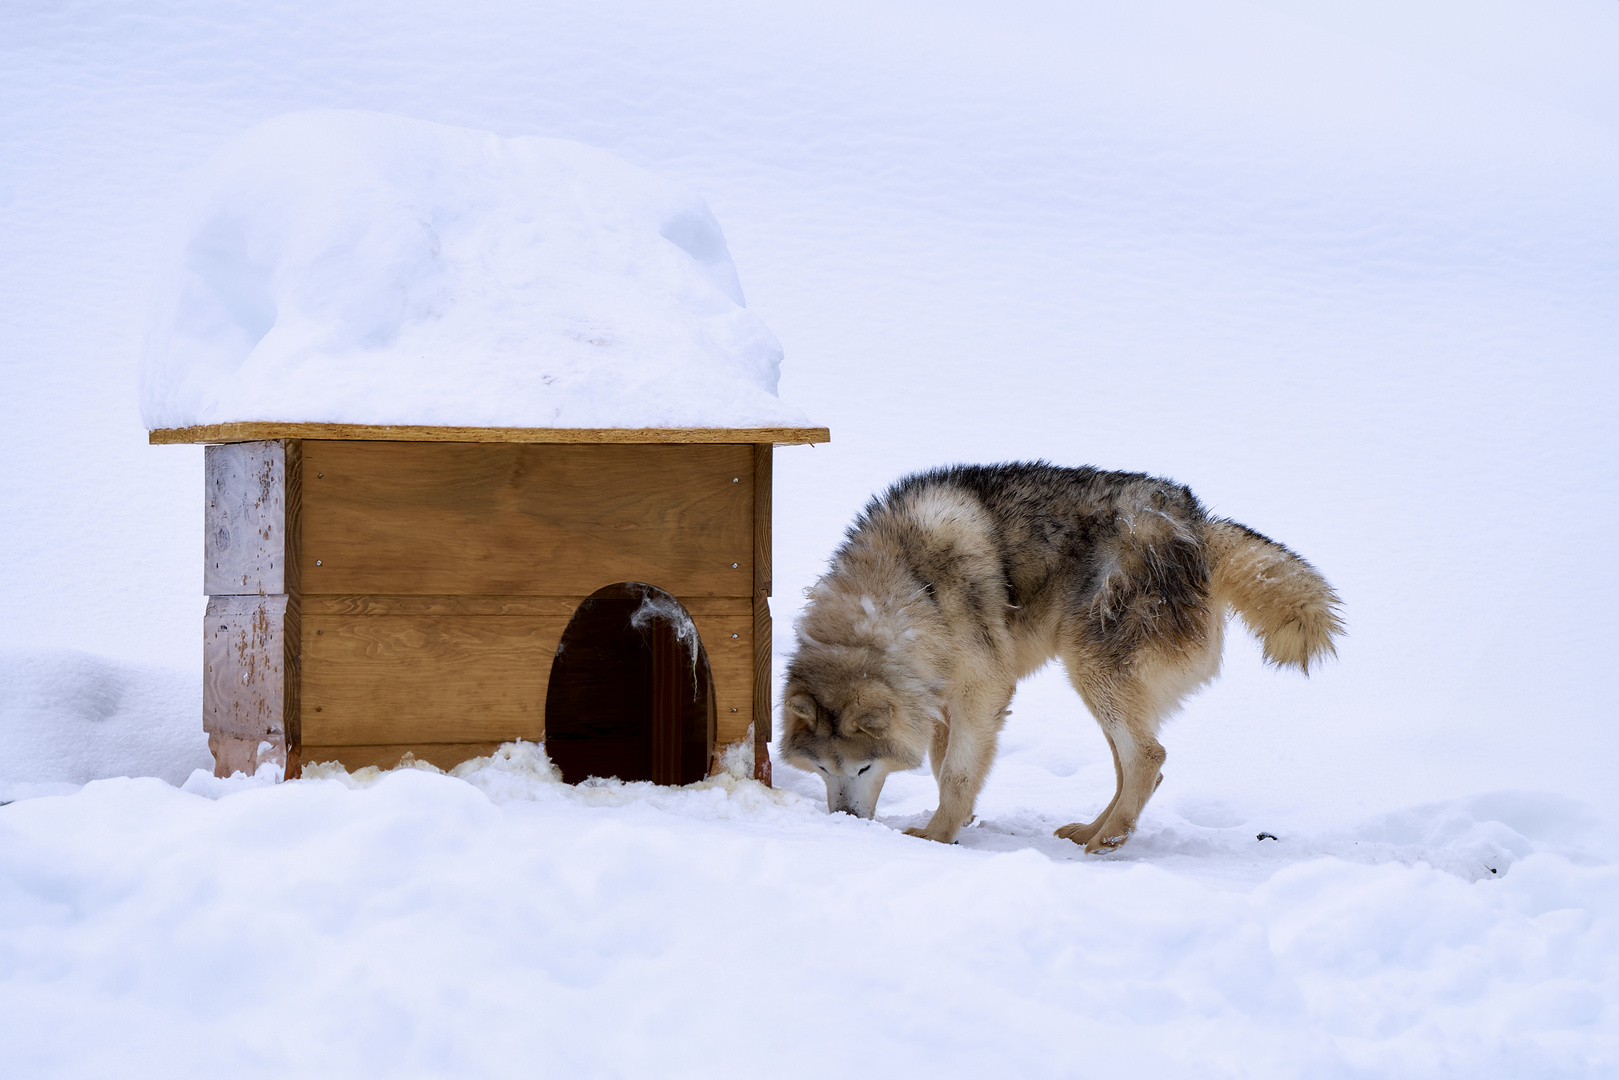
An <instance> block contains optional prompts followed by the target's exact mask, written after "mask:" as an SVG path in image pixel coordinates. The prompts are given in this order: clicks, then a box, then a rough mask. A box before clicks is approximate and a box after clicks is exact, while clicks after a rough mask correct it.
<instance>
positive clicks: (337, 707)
mask: <svg viewBox="0 0 1619 1080" xmlns="http://www.w3.org/2000/svg"><path fill="white" fill-rule="evenodd" d="M567 625H568V620H567V618H565V617H560V616H458V615H318V616H317V615H311V616H306V617H305V618H304V620H303V650H304V652H303V668H304V683H303V737H304V741H305V742H306V743H308V744H309V745H311V746H355V745H395V744H399V745H414V744H416V743H422V744H430V743H463V742H465V743H488V742H493V743H500V742H506V741H509V740H512V739H519V738H521V739H527V740H529V741H531V742H539V741H541V740H542V739H543V738H544V735H545V689H546V684H547V682H548V681H549V679H550V676H551V662H552V661H553V660H554V659H555V657H556V649H557V643H558V642H559V641H561V639H562V632H563V630H564V629H566V627H567Z"/></svg>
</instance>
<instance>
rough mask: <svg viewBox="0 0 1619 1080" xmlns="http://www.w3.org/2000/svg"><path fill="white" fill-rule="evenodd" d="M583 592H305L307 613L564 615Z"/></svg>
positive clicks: (690, 603) (703, 601) (741, 602)
mask: <svg viewBox="0 0 1619 1080" xmlns="http://www.w3.org/2000/svg"><path fill="white" fill-rule="evenodd" d="M584 599H585V598H584V597H583V596H430V595H423V596H399V595H391V596H390V595H382V594H375V593H373V594H370V595H363V594H362V595H339V596H319V595H317V596H306V597H304V598H303V602H302V609H303V612H304V614H305V615H306V616H309V615H563V616H571V615H572V614H573V613H574V611H575V610H577V609H578V607H579V605H580V604H581V603H583V602H584ZM679 599H680V602H681V604H683V605H684V606H685V608H686V610H687V611H689V612H691V613H692V614H693V615H747V614H749V613H751V612H752V611H753V601H752V600H750V599H748V598H746V597H740V596H686V597H680V598H679Z"/></svg>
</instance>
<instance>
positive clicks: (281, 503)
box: [203, 441, 302, 596]
mask: <svg viewBox="0 0 1619 1080" xmlns="http://www.w3.org/2000/svg"><path fill="white" fill-rule="evenodd" d="M203 462H204V464H203V470H204V478H205V479H204V483H205V485H206V486H205V488H204V491H205V499H204V508H203V591H204V592H205V593H207V594H208V595H209V596H224V595H251V594H258V593H267V594H269V593H288V594H296V593H297V592H298V532H299V509H300V507H299V497H300V487H301V483H302V470H301V468H300V463H301V453H300V445H299V443H297V442H296V441H292V442H284V441H272V442H248V443H232V444H230V445H228V446H210V447H207V448H206V450H205V452H204V456H203Z"/></svg>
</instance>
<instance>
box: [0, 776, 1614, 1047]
mask: <svg viewBox="0 0 1619 1080" xmlns="http://www.w3.org/2000/svg"><path fill="white" fill-rule="evenodd" d="M508 754H509V756H508V757H506V758H498V757H497V758H496V759H492V760H491V759H485V761H484V762H483V763H480V764H482V766H483V767H482V768H469V767H466V766H463V767H462V769H460V770H458V772H460V773H461V774H462V778H454V777H447V776H444V775H440V774H436V773H433V772H430V771H425V770H414V769H401V770H397V771H395V772H392V773H388V774H381V775H378V774H376V773H375V771H374V770H371V771H370V775H366V774H361V775H360V776H357V777H353V778H350V777H347V776H344V775H341V774H338V775H336V776H328V777H327V778H323V779H308V780H303V781H297V782H293V783H290V784H284V785H281V786H279V787H277V786H272V785H270V784H269V782H268V778H266V780H265V781H263V782H257V781H252V780H249V779H247V778H239V779H237V780H235V781H218V780H215V779H213V778H212V777H210V776H207V775H204V774H200V773H199V774H198V775H197V776H196V777H194V778H193V779H192V781H190V782H189V783H187V784H186V785H185V787H184V788H183V789H181V790H176V789H175V788H173V787H170V786H168V785H165V784H163V783H161V782H159V781H156V780H104V781H99V782H96V783H94V784H91V785H89V786H88V787H86V788H85V789H84V790H83V791H81V792H80V793H78V794H76V795H74V796H71V797H65V798H62V797H58V798H40V799H33V800H28V801H24V802H19V803H15V804H13V805H11V806H7V807H4V808H3V809H0V830H3V831H0V860H3V864H4V866H5V867H6V869H7V874H6V887H5V892H4V894H3V899H0V956H3V957H4V960H5V971H6V973H7V977H6V979H5V980H4V982H3V983H0V1006H3V1012H4V1015H5V1016H6V1023H5V1025H4V1027H3V1029H0V1030H3V1032H4V1034H0V1049H3V1050H4V1052H5V1055H6V1060H7V1061H8V1062H10V1063H11V1069H12V1070H13V1074H14V1075H26V1076H56V1075H61V1076H67V1075H96V1074H109V1073H117V1074H120V1075H158V1074H162V1075H204V1074H208V1075H218V1074H219V1073H221V1072H223V1073H225V1074H227V1075H232V1076H286V1075H346V1076H401V1075H455V1076H532V1075H563V1076H650V1075H658V1076H715V1075H720V1076H726V1075H753V1074H755V1073H757V1072H759V1071H761V1070H767V1071H768V1072H769V1073H770V1074H771V1075H781V1076H794V1077H797V1076H803V1077H814V1076H824V1075H827V1074H829V1073H831V1074H853V1075H886V1074H897V1075H913V1074H916V1073H918V1072H923V1071H925V1072H928V1073H930V1074H939V1075H945V1076H982V1075H1003V1076H1076V1075H1077V1076H1123V1075H1138V1074H1141V1073H1148V1074H1151V1075H1168V1076H1187V1077H1223V1076H1232V1077H1250V1076H1269V1075H1275V1076H1298V1075H1309V1076H1328V1077H1330V1076H1402V1077H1421V1076H1460V1075H1473V1076H1477V1075H1490V1076H1526V1075H1533V1076H1565V1075H1566V1076H1584V1075H1591V1076H1595V1075H1600V1067H1599V1063H1600V1062H1603V1061H1606V1062H1608V1063H1610V1064H1611V1062H1612V1061H1613V1060H1614V1056H1613V1055H1614V1053H1615V1051H1616V1050H1619V1047H1616V1045H1615V1043H1616V1041H1619V1035H1616V1033H1615V1028H1614V1026H1613V1025H1612V1024H1611V1023H1610V1022H1608V1021H1609V1019H1610V1018H1611V1016H1612V1010H1613V1007H1614V1004H1615V1000H1614V996H1615V991H1616V988H1619V971H1616V970H1615V962H1614V955H1615V945H1616V941H1615V935H1616V934H1619V888H1616V886H1619V870H1616V869H1615V867H1614V866H1613V865H1612V855H1613V852H1612V848H1611V840H1610V839H1609V838H1608V837H1609V836H1611V832H1610V833H1608V834H1607V835H1603V834H1601V833H1600V831H1599V830H1597V829H1595V828H1594V827H1593V823H1591V822H1588V821H1584V820H1582V819H1581V815H1580V813H1579V812H1578V811H1577V810H1575V809H1574V808H1572V807H1571V806H1570V805H1568V803H1567V801H1566V800H1562V801H1559V800H1536V799H1525V798H1522V797H1518V796H1505V797H1501V798H1496V799H1491V798H1487V797H1486V798H1477V799H1473V800H1465V801H1459V802H1455V803H1448V804H1443V805H1439V806H1433V807H1427V808H1423V809H1421V810H1418V811H1412V812H1409V813H1407V814H1406V815H1405V819H1404V820H1402V821H1399V822H1388V821H1380V822H1375V823H1371V824H1369V825H1367V826H1366V827H1364V828H1363V829H1361V830H1358V831H1355V832H1349V833H1344V834H1340V835H1335V836H1325V835H1323V836H1288V835H1285V834H1284V837H1283V838H1282V839H1281V840H1279V841H1276V842H1272V841H1257V840H1255V838H1254V835H1253V833H1252V832H1251V831H1250V830H1251V825H1250V824H1244V825H1241V826H1237V825H1232V826H1228V827H1219V826H1214V825H1197V824H1193V823H1191V822H1188V821H1186V820H1184V819H1180V818H1177V817H1176V816H1175V815H1165V814H1158V815H1156V816H1155V819H1154V820H1150V821H1149V823H1148V825H1147V826H1146V828H1145V830H1144V834H1143V835H1142V836H1141V837H1140V838H1139V840H1138V841H1137V842H1136V844H1134V845H1133V846H1132V847H1130V848H1127V849H1125V850H1124V851H1123V852H1121V853H1119V854H1117V855H1113V856H1108V857H1105V858H1102V859H1094V858H1086V857H1084V856H1083V855H1082V853H1081V852H1080V851H1079V849H1078V848H1075V847H1074V846H1073V845H1070V844H1066V843H1065V842H1058V841H1055V840H1054V839H1052V838H1051V837H1050V836H1049V835H1047V830H1048V828H1049V826H1050V824H1051V823H1052V822H1053V821H1055V820H1060V819H1059V818H1054V817H1052V816H1050V815H1039V814H1035V813H1030V812H1026V811H1025V812H1021V813H1013V814H1009V815H1007V816H1006V817H1004V818H993V817H991V818H988V819H986V820H984V821H983V822H982V823H981V824H980V825H979V826H977V827H974V828H971V829H969V830H968V831H967V834H966V837H965V839H964V840H963V842H962V843H961V844H960V845H957V846H955V847H948V848H947V847H943V846H936V845H932V844H929V843H926V842H922V841H918V840H915V839H913V838H909V837H905V836H903V835H901V834H900V833H898V832H897V831H895V828H894V826H898V825H902V824H905V823H906V822H908V821H909V820H910V818H909V817H907V816H903V815H902V816H901V817H900V818H899V819H897V820H896V819H892V818H890V819H889V820H887V821H879V822H865V821H859V820H856V819H852V818H849V817H847V816H845V815H838V816H836V817H829V816H827V815H826V814H825V813H824V810H823V809H822V806H821V805H820V804H819V800H817V799H812V798H808V797H805V796H803V795H800V794H798V793H796V792H794V791H782V790H778V791H770V790H768V789H765V788H763V787H762V786H760V785H758V784H755V783H753V782H752V781H736V780H730V779H726V780H724V781H711V782H708V783H705V784H702V785H697V786H695V787H692V788H687V789H683V790H669V789H658V788H655V787H653V786H651V785H645V784H632V785H624V784H621V783H619V782H616V781H613V782H606V783H601V784H592V785H586V786H583V787H579V788H570V787H567V786H565V785H562V784H560V783H557V782H555V781H554V780H550V779H548V778H547V777H546V776H545V775H544V769H543V757H540V756H539V755H538V754H537V752H536V751H535V750H534V748H533V747H520V748H515V752H514V751H512V750H510V749H509V750H508ZM1149 816H1150V817H1154V816H1153V815H1149ZM1593 843H1595V844H1599V845H1600V844H1607V845H1610V846H1607V847H1605V848H1602V847H1599V848H1596V849H1593V848H1592V847H1590V846H1588V845H1591V844H1593ZM1599 855H1600V856H1601V859H1600V861H1598V860H1597V859H1596V858H1595V856H1599ZM1486 860H1487V861H1488V862H1489V863H1490V864H1491V866H1492V868H1493V869H1495V871H1496V873H1495V874H1493V875H1492V874H1489V873H1488V872H1486V871H1485V870H1484V869H1483V868H1482V866H1481V863H1482V862H1483V861H1486Z"/></svg>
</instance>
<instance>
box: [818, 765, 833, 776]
mask: <svg viewBox="0 0 1619 1080" xmlns="http://www.w3.org/2000/svg"><path fill="white" fill-rule="evenodd" d="M815 767H816V768H817V769H820V770H821V771H822V772H824V773H826V775H828V776H831V775H832V774H831V773H829V772H826V766H825V765H817V766H815Z"/></svg>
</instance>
